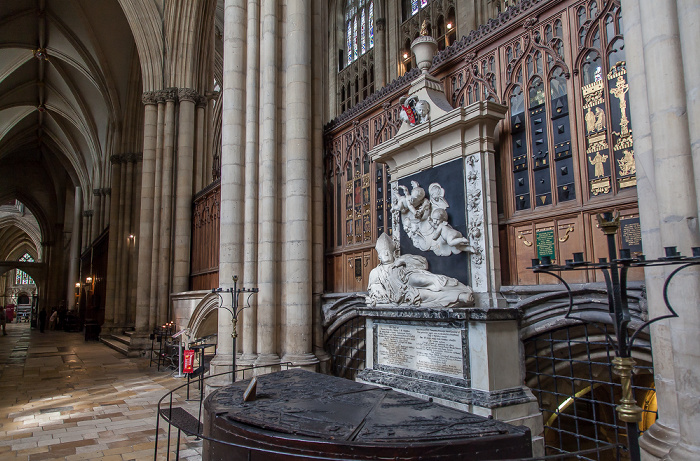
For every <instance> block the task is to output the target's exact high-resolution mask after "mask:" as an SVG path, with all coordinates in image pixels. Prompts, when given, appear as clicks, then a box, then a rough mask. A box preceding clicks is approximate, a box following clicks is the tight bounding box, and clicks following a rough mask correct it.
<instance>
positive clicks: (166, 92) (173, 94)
mask: <svg viewBox="0 0 700 461" xmlns="http://www.w3.org/2000/svg"><path fill="white" fill-rule="evenodd" d="M157 93H158V96H159V97H161V98H163V99H164V100H165V101H175V102H177V96H178V89H177V88H174V87H170V88H165V89H163V90H158V91H157Z"/></svg>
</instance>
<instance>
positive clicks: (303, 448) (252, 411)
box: [203, 369, 532, 461]
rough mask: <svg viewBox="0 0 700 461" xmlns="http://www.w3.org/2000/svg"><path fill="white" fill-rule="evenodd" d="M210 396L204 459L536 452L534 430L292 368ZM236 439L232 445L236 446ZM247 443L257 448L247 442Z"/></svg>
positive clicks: (483, 456) (481, 456)
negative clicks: (251, 391)
mask: <svg viewBox="0 0 700 461" xmlns="http://www.w3.org/2000/svg"><path fill="white" fill-rule="evenodd" d="M248 383H249V380H247V381H241V382H238V383H235V384H233V385H231V386H228V387H224V388H221V389H219V390H217V391H215V392H213V393H212V394H211V395H210V396H209V397H207V399H206V401H205V402H204V435H205V436H206V437H209V438H213V439H216V440H220V441H223V442H225V443H219V442H212V441H208V440H205V442H204V448H203V460H212V461H213V460H222V461H223V460H227V461H228V460H251V461H255V460H257V461H263V460H265V461H275V460H284V461H287V460H303V459H319V458H321V459H323V458H330V459H353V460H355V459H357V460H380V459H387V460H388V459H391V460H430V461H433V460H442V461H447V460H450V461H452V460H487V459H488V460H496V459H512V458H522V457H529V456H531V450H532V449H531V439H530V430H529V429H528V428H526V427H516V426H511V425H509V424H505V423H502V422H499V421H495V420H491V419H487V418H484V417H481V416H477V415H474V414H471V413H467V412H463V411H459V410H455V409H453V408H448V407H445V406H442V405H438V404H436V403H432V402H426V401H424V400H421V399H418V398H415V397H411V396H408V395H405V394H401V393H399V392H396V391H393V390H391V389H389V388H383V387H377V386H370V385H366V384H360V383H356V382H354V381H350V380H347V379H343V378H336V377H333V376H327V375H322V374H318V373H312V372H309V371H304V370H299V369H295V370H288V371H281V372H278V373H271V374H268V375H263V376H259V377H258V384H257V399H256V400H254V401H251V402H244V401H243V392H244V391H245V389H246V387H247V386H248ZM229 444H231V445H229ZM234 445H244V446H246V447H249V448H242V447H240V446H234Z"/></svg>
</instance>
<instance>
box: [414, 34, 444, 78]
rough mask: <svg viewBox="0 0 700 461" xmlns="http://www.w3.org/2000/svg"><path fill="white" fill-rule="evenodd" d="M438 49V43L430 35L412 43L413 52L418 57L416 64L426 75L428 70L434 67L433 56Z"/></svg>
mask: <svg viewBox="0 0 700 461" xmlns="http://www.w3.org/2000/svg"><path fill="white" fill-rule="evenodd" d="M437 48H438V44H437V41H436V40H435V39H434V38H433V37H431V36H430V35H423V36H420V37H418V38H417V39H415V40H413V43H411V51H412V52H413V54H414V55H415V56H416V64H417V65H418V68H419V69H420V70H421V71H422V72H423V73H424V74H427V73H428V69H430V67H431V66H432V65H433V56H434V55H435V51H437Z"/></svg>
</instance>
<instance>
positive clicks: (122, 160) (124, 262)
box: [93, 153, 142, 332]
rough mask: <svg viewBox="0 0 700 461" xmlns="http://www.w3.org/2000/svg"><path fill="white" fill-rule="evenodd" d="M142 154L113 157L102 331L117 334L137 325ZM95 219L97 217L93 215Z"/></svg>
mask: <svg viewBox="0 0 700 461" xmlns="http://www.w3.org/2000/svg"><path fill="white" fill-rule="evenodd" d="M141 158H142V155H141V153H130V154H118V155H112V156H111V158H110V162H111V164H112V182H111V184H112V196H113V200H112V203H111V207H110V216H109V223H110V226H109V227H110V232H109V241H108V243H107V245H108V252H109V259H108V262H107V287H106V295H105V298H106V299H105V321H104V325H103V327H102V328H103V330H104V331H106V332H115V331H119V330H121V329H124V328H126V327H131V326H133V325H134V317H135V311H134V306H135V302H134V301H135V296H134V290H133V287H134V286H135V283H136V278H137V277H136V275H137V274H136V258H135V256H136V252H137V249H138V248H137V245H138V241H137V240H136V238H135V233H136V229H137V228H138V223H139V206H138V205H137V204H138V197H139V194H140V192H141ZM93 217H94V215H93Z"/></svg>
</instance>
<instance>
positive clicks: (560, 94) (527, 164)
mask: <svg viewBox="0 0 700 461" xmlns="http://www.w3.org/2000/svg"><path fill="white" fill-rule="evenodd" d="M620 21H621V18H620V5H619V1H618V0H608V1H603V0H600V1H595V0H585V1H584V0H579V1H560V2H548V3H543V2H521V3H519V4H517V5H516V6H513V7H510V8H508V9H507V10H506V11H504V12H503V13H501V14H499V16H498V18H496V19H493V20H491V21H489V23H488V24H486V25H484V26H481V27H480V28H479V29H477V30H475V31H472V32H471V33H470V34H469V35H468V36H467V37H463V38H462V39H461V40H458V41H457V42H455V44H454V45H453V46H451V47H449V48H447V49H445V50H444V51H442V52H440V53H439V54H438V55H437V57H436V58H435V59H434V61H433V64H434V66H433V69H432V71H431V72H432V73H433V74H434V75H435V76H436V77H438V78H439V79H441V80H442V81H443V82H444V84H445V92H446V96H447V99H448V101H450V102H451V103H452V105H453V106H455V107H456V106H460V105H463V106H467V105H469V104H471V103H474V102H476V101H484V100H491V101H495V102H499V103H502V104H505V105H507V106H508V107H509V109H510V110H509V113H508V115H507V116H506V119H505V120H504V121H503V122H501V123H500V124H499V126H498V128H497V140H498V142H497V144H496V155H497V159H498V162H497V168H498V169H499V175H498V176H499V181H498V205H499V216H500V234H499V235H500V240H501V242H500V248H501V256H502V258H501V260H502V261H501V262H502V266H503V279H504V280H503V283H504V284H538V283H557V282H556V280H555V279H553V278H551V277H549V278H548V276H546V275H536V274H533V273H532V271H531V270H528V269H527V267H528V266H530V264H531V260H532V259H533V258H537V257H541V256H550V257H552V259H554V260H555V261H557V262H562V263H563V262H564V260H565V259H570V258H571V254H572V253H573V252H583V253H584V257H585V258H586V259H588V260H596V259H597V258H599V257H607V250H606V247H605V238H604V235H603V234H602V232H601V231H600V230H599V229H598V228H597V221H596V219H595V215H596V213H599V212H603V211H619V212H620V213H621V214H622V216H623V217H625V219H626V221H625V222H626V223H627V224H626V231H625V230H623V231H622V232H621V233H620V235H619V237H618V246H619V247H622V248H630V249H631V250H632V251H633V252H634V251H641V246H640V244H641V242H640V239H639V218H638V215H637V196H636V188H635V187H634V186H635V185H636V179H635V166H634V150H633V146H632V138H631V130H632V127H631V123H630V119H629V110H628V109H627V102H628V93H627V90H628V86H627V81H626V72H625V62H624V51H623V38H622V36H621V35H620V30H621V29H620V24H621V22H620ZM410 78H412V77H411V76H410V75H408V76H405V77H403V80H404V81H402V83H401V82H398V81H397V82H394V83H392V88H391V91H388V90H387V89H384V90H381V91H380V92H379V93H378V94H377V95H376V96H377V97H372V98H370V99H369V100H368V101H365V102H364V103H363V104H360V105H359V106H358V107H355V108H353V110H352V111H350V112H347V113H345V114H343V115H342V116H341V117H339V119H338V120H336V121H334V122H332V123H331V124H330V125H329V127H328V128H327V131H326V133H327V135H328V138H327V144H326V151H327V155H329V156H330V157H332V158H333V159H334V160H333V161H334V162H335V163H333V165H334V166H333V169H332V170H331V169H327V176H326V177H327V181H328V187H329V194H328V197H329V198H330V197H332V200H329V203H327V208H326V209H327V213H328V216H329V217H330V216H333V217H334V218H333V219H332V220H329V221H333V226H336V227H334V231H333V232H330V233H329V234H327V236H328V239H327V245H326V247H327V255H328V258H327V263H328V268H329V271H328V272H327V290H328V291H336V292H338V291H360V290H364V289H365V288H366V283H365V282H363V283H358V284H355V283H349V282H351V281H353V280H354V279H352V277H349V276H348V275H347V274H348V272H347V271H349V270H351V266H352V267H353V268H354V267H356V262H357V260H362V261H363V263H364V261H366V260H369V259H371V258H372V257H374V252H373V250H372V247H373V245H374V241H375V240H376V238H377V237H378V235H379V233H380V232H379V229H380V228H381V225H382V224H383V225H384V226H385V227H386V226H388V225H389V223H388V222H384V223H381V219H388V217H389V216H390V214H387V210H388V205H389V203H390V196H389V195H388V188H386V184H388V183H387V180H388V179H389V178H387V175H386V171H385V170H384V169H383V168H379V169H378V168H377V167H376V166H374V165H372V164H370V167H369V171H370V177H371V178H375V180H376V181H377V183H376V184H377V185H379V184H382V185H384V187H385V189H384V190H382V192H381V193H380V192H379V191H378V187H371V188H370V197H369V198H370V202H371V204H372V205H370V207H369V209H370V213H369V218H370V226H371V227H372V229H373V230H372V234H371V238H370V239H369V240H368V239H366V236H365V234H361V233H358V232H357V230H358V228H357V227H356V226H357V224H356V223H357V222H358V219H360V217H362V219H364V216H365V215H364V214H363V213H365V212H366V208H365V205H364V202H362V201H360V204H361V206H360V208H357V205H356V204H355V202H354V200H355V199H356V195H352V198H351V199H350V200H351V202H348V203H342V201H343V200H348V197H349V195H348V194H350V193H351V191H352V194H355V190H356V184H355V183H356V181H357V180H358V178H359V179H361V180H362V178H363V175H364V174H365V173H364V171H365V170H362V169H361V168H360V169H359V170H358V169H356V168H355V164H354V163H352V162H355V161H357V160H358V159H360V160H359V161H360V162H361V161H362V160H361V158H362V157H361V155H364V150H363V149H365V147H367V148H368V149H371V148H372V147H374V146H375V145H376V144H378V143H380V142H382V141H383V140H386V139H389V138H390V137H391V136H393V134H394V133H395V130H396V129H397V128H398V127H399V126H400V125H399V124H397V122H396V121H397V120H398V114H397V111H398V106H397V100H398V98H399V97H400V96H401V95H403V94H405V93H406V91H407V90H408V86H407V83H408V81H409V80H410ZM589 114H592V115H589ZM339 121H342V122H343V123H344V124H345V125H342V124H341V123H339ZM351 121H352V122H351ZM368 121H369V124H367V122H368ZM352 123H354V125H353V124H352ZM366 136H369V139H368V141H366V140H365V139H366V138H365V137H366ZM360 141H362V142H360ZM363 143H364V144H363ZM348 162H350V163H348ZM331 163H332V162H329V163H328V164H329V165H330V164H331ZM348 166H351V168H349V167H348ZM331 171H332V173H331ZM358 171H359V173H360V174H359V176H356V175H357V172H358ZM350 181H352V186H351V185H350V184H351V182H350ZM362 187H366V183H365V182H362V181H361V184H360V188H362ZM330 188H333V189H330ZM331 190H333V191H335V192H334V193H333V194H331V193H330V192H331ZM360 190H361V189H360ZM382 197H383V202H382V201H381V200H382ZM330 202H332V203H330ZM380 216H382V217H381V218H380ZM351 221H352V223H353V224H352V226H353V227H352V229H350V227H348V226H350V224H349V223H350V222H351ZM339 226H344V227H343V230H342V231H341V230H340V227H339ZM331 233H333V235H332V236H331V235H330V234H331ZM341 234H342V235H341ZM358 236H359V239H358ZM331 237H332V238H331ZM341 237H342V239H341ZM351 238H352V241H351V240H350V239H351ZM353 248H356V250H354V249H353ZM367 254H369V255H370V256H369V257H367ZM340 256H344V257H345V259H343V258H342V257H340ZM341 266H342V267H341ZM370 266H372V264H370ZM363 274H364V272H363ZM365 275H366V274H365ZM562 275H564V276H565V277H566V279H567V280H569V281H571V282H581V283H584V282H593V281H599V280H598V277H599V274H594V273H586V272H575V273H571V272H569V273H566V274H562ZM363 276H364V275H363ZM640 277H642V274H641V273H636V274H633V276H632V278H640ZM357 280H358V281H359V280H363V279H361V278H357Z"/></svg>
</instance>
